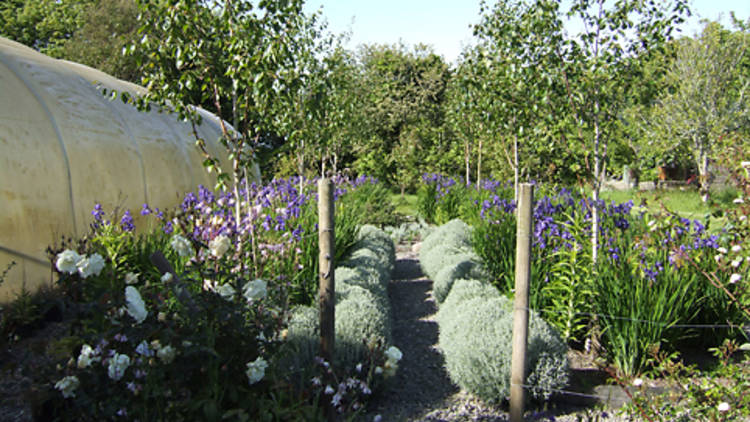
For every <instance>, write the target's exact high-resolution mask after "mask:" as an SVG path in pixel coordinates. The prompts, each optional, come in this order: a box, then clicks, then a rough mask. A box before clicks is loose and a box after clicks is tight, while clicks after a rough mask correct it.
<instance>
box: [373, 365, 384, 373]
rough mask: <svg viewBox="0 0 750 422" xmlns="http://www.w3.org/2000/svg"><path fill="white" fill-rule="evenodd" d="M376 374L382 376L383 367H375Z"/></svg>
mask: <svg viewBox="0 0 750 422" xmlns="http://www.w3.org/2000/svg"><path fill="white" fill-rule="evenodd" d="M375 373H376V374H377V375H380V374H382V373H383V368H381V367H379V366H376V367H375Z"/></svg>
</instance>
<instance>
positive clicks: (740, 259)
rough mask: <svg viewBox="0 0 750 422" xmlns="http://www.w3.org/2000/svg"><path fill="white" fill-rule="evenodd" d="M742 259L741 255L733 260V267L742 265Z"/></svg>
mask: <svg viewBox="0 0 750 422" xmlns="http://www.w3.org/2000/svg"><path fill="white" fill-rule="evenodd" d="M742 261H743V259H742V257H739V258H737V259H735V260H734V261H732V268H737V267H739V266H740V265H742Z"/></svg>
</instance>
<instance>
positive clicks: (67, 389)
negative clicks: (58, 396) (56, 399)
mask: <svg viewBox="0 0 750 422" xmlns="http://www.w3.org/2000/svg"><path fill="white" fill-rule="evenodd" d="M80 384H81V382H80V381H78V377H76V376H75V375H69V376H67V377H65V378H63V379H61V380H60V381H58V382H56V383H55V388H57V389H58V390H60V392H61V393H62V395H63V397H65V398H66V399H67V398H69V397H75V396H76V393H75V389H76V388H78V385H80Z"/></svg>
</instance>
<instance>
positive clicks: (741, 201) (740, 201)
mask: <svg viewBox="0 0 750 422" xmlns="http://www.w3.org/2000/svg"><path fill="white" fill-rule="evenodd" d="M732 202H734V203H735V204H743V203H745V201H744V200H743V199H742V197H741V196H740V197H739V198H734V201H732Z"/></svg>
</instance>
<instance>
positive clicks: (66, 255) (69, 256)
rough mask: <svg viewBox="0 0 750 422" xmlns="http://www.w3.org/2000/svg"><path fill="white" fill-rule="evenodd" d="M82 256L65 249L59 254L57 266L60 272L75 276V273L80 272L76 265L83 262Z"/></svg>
mask: <svg viewBox="0 0 750 422" xmlns="http://www.w3.org/2000/svg"><path fill="white" fill-rule="evenodd" d="M81 258H82V257H81V255H78V252H76V251H73V250H70V249H65V250H64V251H62V252H60V253H59V254H57V262H56V263H55V265H56V266H57V269H58V271H60V272H62V273H67V274H73V273H74V272H76V271H78V267H77V266H76V264H77V263H78V261H80V260H81Z"/></svg>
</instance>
